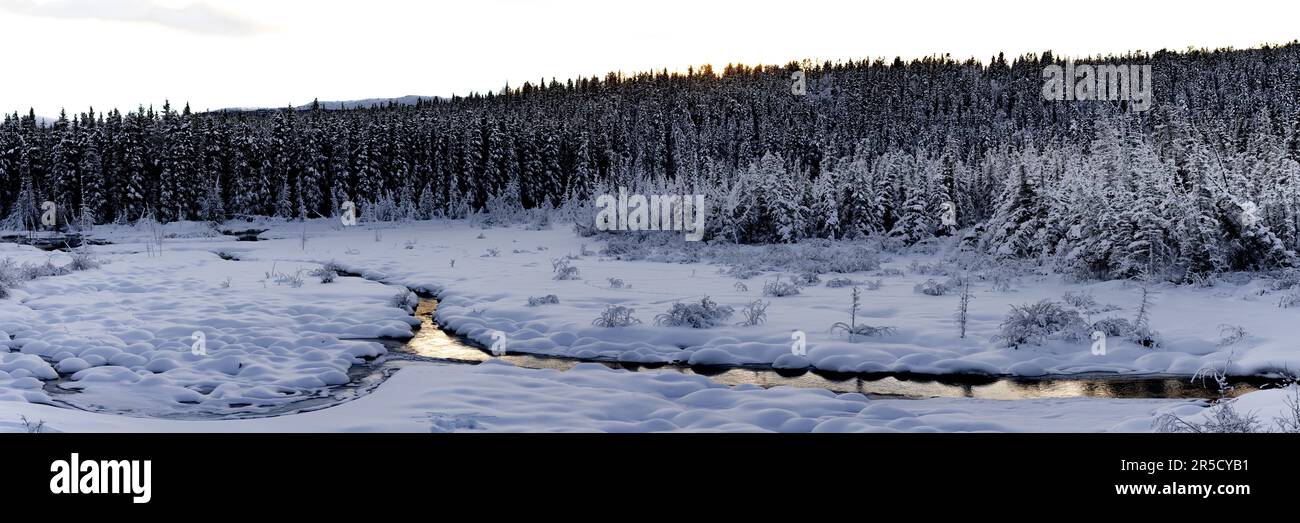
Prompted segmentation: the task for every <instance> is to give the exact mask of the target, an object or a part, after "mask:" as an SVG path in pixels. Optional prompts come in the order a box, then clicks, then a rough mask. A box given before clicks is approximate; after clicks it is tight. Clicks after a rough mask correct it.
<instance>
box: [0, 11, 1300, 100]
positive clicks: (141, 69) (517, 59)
mask: <svg viewBox="0 0 1300 523" xmlns="http://www.w3.org/2000/svg"><path fill="white" fill-rule="evenodd" d="M1048 5H1055V6H1059V7H1052V8H1050V9H1051V11H1048V9H1049V8H1047V7H1046V6H1048ZM1295 39H1300V3H1298V2H1296V1H1295V0H1277V1H1256V0H1236V1H1232V2H1223V1H1214V2H1211V1H1202V0H1188V1H1180V2H1168V3H1165V2H1160V3H1157V2H1139V1H1135V0H1124V1H1115V0H1088V1H1084V2H1055V3H1052V4H1049V3H1048V2H1046V1H1042V0H1038V1H993V2H975V1H969V0H967V1H960V0H956V1H948V0H894V1H890V2H865V1H859V2H854V1H850V0H780V1H775V0H747V1H710V0H653V1H652V0H640V1H636V2H632V1H620V0H458V1H437V0H424V1H411V0H407V1H401V0H365V1H361V0H314V1H291V0H219V1H218V0H0V57H3V60H2V61H0V64H2V65H0V67H3V69H2V70H3V74H2V75H0V111H5V112H13V111H14V110H20V111H22V112H26V110H27V108H28V107H34V108H35V109H36V112H37V114H40V115H45V116H56V115H57V114H58V112H59V109H60V108H63V107H66V108H67V109H68V111H69V113H72V112H80V111H84V110H85V109H86V108H87V107H88V106H90V105H94V106H95V107H96V109H106V108H111V107H118V108H121V109H124V110H125V109H129V108H134V107H136V106H137V105H140V104H144V105H150V104H152V105H154V106H161V105H162V103H163V100H165V99H170V100H171V101H172V104H173V105H175V106H177V107H180V106H182V105H184V104H185V103H186V102H189V103H191V105H192V106H193V108H194V109H195V110H204V109H219V108H224V107H283V106H286V105H289V104H291V103H292V104H294V105H299V104H304V103H308V102H310V101H311V100H312V99H313V98H319V99H321V100H349V99H360V98H379V97H391V96H402V95H408V94H414V95H425V96H434V95H444V96H445V95H450V94H453V93H455V94H467V93H469V92H470V91H479V92H486V91H489V90H497V89H499V88H500V87H501V86H502V85H505V83H506V82H509V83H510V84H511V85H515V86H517V85H520V84H522V83H523V82H524V81H525V80H531V81H536V80H537V79H539V78H542V77H546V78H550V77H556V78H558V79H560V80H561V81H563V80H564V79H566V78H569V77H573V76H577V75H585V76H590V75H593V74H595V75H603V73H605V72H606V71H610V70H622V71H624V72H633V71H639V70H646V69H662V68H665V67H666V68H669V69H674V70H685V68H686V67H687V66H690V65H699V64H705V63H712V64H714V65H715V69H717V70H719V71H720V70H721V67H722V66H723V65H725V64H726V63H728V62H744V63H747V64H751V65H752V64H754V63H759V62H761V63H778V64H784V63H785V62H787V61H790V60H798V59H803V58H814V59H818V60H826V59H830V60H838V59H848V58H863V57H880V56H883V57H887V58H892V57H893V56H896V55H899V56H903V57H905V58H911V57H919V56H926V55H930V54H937V53H950V54H952V55H953V56H954V57H956V58H968V57H971V56H974V57H976V58H979V59H981V60H984V61H987V59H988V58H989V57H990V56H993V55H994V54H996V53H997V52H998V51H1005V52H1006V53H1007V56H1008V57H1012V56H1015V55H1018V54H1021V53H1026V52H1040V51H1043V50H1047V49H1052V50H1053V51H1055V52H1056V53H1057V54H1058V55H1075V56H1086V55H1090V54H1096V53H1106V52H1124V51H1128V50H1133V49H1141V50H1145V51H1155V50H1157V49H1160V48H1169V49H1184V48H1186V47H1188V46H1197V47H1220V46H1235V47H1251V46H1255V45H1259V44H1261V43H1266V42H1273V43H1285V42H1288V41H1291V40H1295Z"/></svg>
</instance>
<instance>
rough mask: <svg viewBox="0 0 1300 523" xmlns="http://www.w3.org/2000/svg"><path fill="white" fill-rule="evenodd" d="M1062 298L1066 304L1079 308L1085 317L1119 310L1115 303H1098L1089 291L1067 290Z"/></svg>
mask: <svg viewBox="0 0 1300 523" xmlns="http://www.w3.org/2000/svg"><path fill="white" fill-rule="evenodd" d="M1061 299H1062V301H1064V302H1065V304H1066V305H1069V306H1071V307H1074V308H1075V309H1077V310H1078V311H1079V313H1080V314H1083V316H1084V317H1085V318H1090V317H1092V315H1093V314H1098V313H1102V312H1110V311H1114V310H1119V307H1116V306H1114V305H1110V304H1105V305H1103V304H1101V303H1098V302H1097V299H1096V298H1093V297H1092V293H1090V292H1088V291H1079V292H1067V293H1065V296H1063V297H1062V298H1061Z"/></svg>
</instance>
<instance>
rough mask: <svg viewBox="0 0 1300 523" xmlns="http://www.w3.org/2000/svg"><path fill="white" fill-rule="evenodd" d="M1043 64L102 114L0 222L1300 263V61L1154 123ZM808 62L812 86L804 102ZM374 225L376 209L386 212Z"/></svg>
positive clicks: (930, 63) (72, 136) (1184, 75)
mask: <svg viewBox="0 0 1300 523" xmlns="http://www.w3.org/2000/svg"><path fill="white" fill-rule="evenodd" d="M1061 62H1062V60H1060V59H1058V58H1056V57H1054V56H1052V55H1051V54H1050V53H1045V54H1042V55H1027V56H1023V57H1019V58H1016V59H1014V60H1011V61H1008V60H1006V59H1004V58H1003V57H1001V56H999V57H996V58H994V59H993V60H991V61H990V62H989V63H987V64H985V63H980V62H978V61H974V60H968V61H964V62H962V61H956V60H952V59H950V58H948V57H931V58H926V59H920V60H914V61H911V62H904V61H902V60H898V59H895V60H893V61H892V62H890V61H885V60H864V61H847V62H834V63H831V62H826V63H811V62H804V63H791V64H786V65H783V66H762V65H760V66H754V67H748V66H744V65H729V66H727V67H726V68H725V69H724V70H723V71H721V72H719V71H714V70H713V69H712V68H710V67H708V66H705V67H702V68H699V69H691V70H689V71H687V72H685V73H669V72H667V71H658V72H646V73H640V74H636V75H631V76H625V75H621V74H614V73H611V74H609V75H607V76H605V77H604V78H577V79H572V80H568V81H566V82H563V83H561V82H558V81H556V80H550V81H546V82H539V83H538V84H535V85H534V84H531V83H529V84H524V85H523V86H519V87H514V88H506V89H503V90H501V91H500V92H494V93H488V94H483V95H478V94H475V95H471V96H468V97H457V98H453V99H438V100H429V101H423V102H420V103H419V104H417V105H414V106H397V105H390V106H387V107H378V108H367V109H347V110H323V109H321V108H319V107H314V108H312V109H309V110H292V109H284V110H266V111H252V112H214V113H201V114H196V113H192V112H191V111H190V110H189V109H188V107H186V108H184V109H181V110H179V111H178V110H176V109H175V108H173V107H171V106H170V105H164V106H163V107H162V108H161V109H157V110H155V109H153V108H143V107H141V108H138V109H137V110H135V111H131V112H128V113H125V114H123V113H121V112H119V111H117V110H112V111H108V112H95V111H94V110H88V111H86V112H84V113H80V114H74V115H67V114H64V115H61V116H60V118H59V119H58V120H57V121H56V122H54V123H53V124H51V125H48V126H42V125H38V123H37V121H36V118H35V115H34V114H31V113H29V114H28V115H26V116H21V115H19V114H12V115H7V116H6V117H5V118H4V121H3V123H0V217H7V219H6V220H5V224H4V225H5V226H6V228H22V227H23V226H24V225H25V224H26V225H28V226H30V224H33V223H38V219H39V214H40V209H39V203H40V202H43V201H46V200H51V201H54V202H56V203H57V204H58V205H59V209H61V210H62V219H63V220H66V221H68V222H73V223H103V222H128V221H133V220H138V219H140V218H142V217H146V216H148V217H151V218H154V219H159V220H163V221H169V220H180V219H203V220H218V219H225V218H230V217H235V216H252V215H263V216H281V217H285V218H298V217H316V216H330V215H333V214H335V213H336V212H337V209H338V207H339V204H340V203H341V202H343V201H355V202H359V203H360V207H361V208H362V210H363V214H364V213H366V212H369V213H370V216H371V217H375V218H383V217H388V216H395V215H401V216H405V217H411V218H430V217H434V216H450V217H461V216H465V215H467V214H469V213H473V212H477V211H481V210H484V209H486V208H488V207H489V206H491V205H503V204H506V205H519V206H523V207H529V208H532V207H544V206H556V205H560V204H562V203H564V202H566V201H581V200H590V199H591V198H592V197H593V196H594V194H595V193H597V192H598V191H601V190H604V188H613V187H617V186H620V185H624V186H630V187H639V188H643V189H646V190H649V189H651V188H660V189H664V190H669V189H671V190H677V191H681V192H692V193H705V194H708V195H710V196H711V197H710V200H709V201H710V205H711V209H712V212H713V213H714V216H713V219H712V220H710V228H711V230H710V232H711V237H712V238H714V239H721V240H729V241H738V242H779V241H797V240H799V239H802V238H808V237H837V238H839V237H846V236H847V237H853V236H870V235H884V236H889V237H892V238H895V239H897V241H901V242H904V243H908V244H913V243H917V242H922V241H925V240H926V239H927V238H930V237H933V236H934V235H935V234H943V233H944V231H945V229H944V228H943V227H940V225H939V216H940V213H941V210H940V206H941V205H942V204H943V203H945V202H953V203H954V204H955V206H956V216H957V219H958V221H959V223H960V226H961V227H962V228H968V227H976V226H978V228H977V229H976V230H977V231H978V233H977V234H978V236H979V237H978V238H976V239H974V241H977V243H979V244H981V245H983V247H984V248H985V249H986V250H989V251H991V252H997V253H1002V254H1004V255H1007V256H1017V257H1042V258H1051V259H1052V260H1054V261H1056V262H1059V263H1062V264H1064V265H1066V266H1068V267H1070V268H1071V269H1072V270H1076V271H1078V272H1081V273H1085V274H1088V275H1093V276H1098V277H1127V276H1132V275H1134V274H1136V273H1138V272H1145V273H1161V274H1166V275H1169V276H1170V277H1172V278H1185V277H1189V276H1190V275H1198V274H1206V273H1211V272H1217V271H1223V270H1235V269H1265V268H1273V267H1278V266H1281V265H1286V264H1289V263H1291V261H1292V259H1293V258H1294V255H1293V254H1292V252H1291V251H1294V250H1295V249H1297V247H1300V222H1298V221H1297V220H1300V218H1298V215H1300V211H1298V209H1300V200H1297V198H1300V196H1298V195H1300V190H1298V188H1297V183H1300V180H1298V179H1297V176H1300V175H1297V162H1300V44H1296V43H1292V44H1289V45H1286V46H1267V47H1261V48H1257V49H1249V50H1216V51H1208V50H1189V51H1187V52H1170V51H1160V52H1157V53H1154V54H1149V55H1148V54H1138V53H1135V54H1130V55H1126V56H1107V57H1098V58H1096V59H1094V60H1092V62H1094V63H1102V62H1105V63H1116V64H1128V63H1142V64H1147V63H1149V64H1151V65H1152V66H1153V70H1154V74H1155V78H1154V86H1153V92H1154V95H1155V108H1154V109H1153V110H1151V111H1147V112H1132V111H1129V108H1128V107H1127V102H1124V101H1114V102H1054V101H1045V100H1043V98H1042V95H1041V89H1042V85H1043V83H1042V70H1043V67H1045V66H1046V65H1048V64H1052V63H1061ZM796 69H798V70H802V71H804V72H805V74H806V78H807V82H808V94H807V95H806V96H796V95H794V94H792V91H791V81H790V74H791V72H792V71H794V70H796ZM379 211H383V212H379Z"/></svg>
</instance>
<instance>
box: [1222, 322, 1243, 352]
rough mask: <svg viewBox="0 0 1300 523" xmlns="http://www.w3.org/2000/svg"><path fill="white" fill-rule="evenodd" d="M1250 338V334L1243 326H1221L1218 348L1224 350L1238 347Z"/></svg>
mask: <svg viewBox="0 0 1300 523" xmlns="http://www.w3.org/2000/svg"><path fill="white" fill-rule="evenodd" d="M1248 336H1250V333H1249V332H1246V328H1245V327H1242V326H1241V325H1227V324H1224V325H1220V326H1219V343H1218V347H1220V348H1222V347H1230V346H1232V345H1236V344H1237V343H1238V342H1240V341H1241V340H1244V339H1246V338H1247V337H1248Z"/></svg>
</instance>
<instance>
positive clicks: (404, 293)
mask: <svg viewBox="0 0 1300 523" xmlns="http://www.w3.org/2000/svg"><path fill="white" fill-rule="evenodd" d="M389 304H391V305H392V306H393V307H397V308H399V309H402V310H404V311H406V312H411V311H413V310H415V307H416V306H417V305H419V304H420V300H419V298H418V297H417V296H416V295H415V293H414V292H411V290H410V289H402V290H399V291H397V294H394V295H393V297H392V298H390V299H389Z"/></svg>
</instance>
